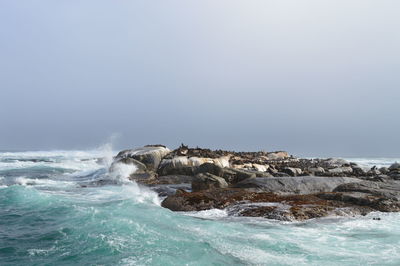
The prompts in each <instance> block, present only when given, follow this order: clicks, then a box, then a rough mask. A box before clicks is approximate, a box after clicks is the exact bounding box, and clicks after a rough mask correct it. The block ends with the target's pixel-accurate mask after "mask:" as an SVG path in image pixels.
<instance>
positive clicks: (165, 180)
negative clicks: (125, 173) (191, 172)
mask: <svg viewBox="0 0 400 266" xmlns="http://www.w3.org/2000/svg"><path fill="white" fill-rule="evenodd" d="M193 178H194V177H193V176H187V175H167V176H159V177H156V178H154V179H147V180H141V181H142V183H144V184H147V185H169V184H191V183H192V181H193Z"/></svg>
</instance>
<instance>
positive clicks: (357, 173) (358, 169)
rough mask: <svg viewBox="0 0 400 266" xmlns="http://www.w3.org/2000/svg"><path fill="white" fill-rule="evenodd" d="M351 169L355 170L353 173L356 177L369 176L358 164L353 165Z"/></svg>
mask: <svg viewBox="0 0 400 266" xmlns="http://www.w3.org/2000/svg"><path fill="white" fill-rule="evenodd" d="M351 168H352V169H353V170H352V173H353V174H354V175H355V176H365V175H366V174H367V173H366V172H365V171H364V169H363V168H362V167H360V166H358V165H356V164H354V165H352V166H351Z"/></svg>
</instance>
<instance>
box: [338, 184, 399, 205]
mask: <svg viewBox="0 0 400 266" xmlns="http://www.w3.org/2000/svg"><path fill="white" fill-rule="evenodd" d="M334 192H363V193H368V194H371V195H374V196H381V197H384V198H386V199H395V200H400V182H399V181H393V180H388V181H385V182H379V181H378V182H376V181H375V182H374V181H363V182H356V183H346V184H341V185H339V186H338V187H336V188H335V189H334Z"/></svg>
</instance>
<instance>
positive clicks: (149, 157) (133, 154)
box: [115, 146, 171, 170]
mask: <svg viewBox="0 0 400 266" xmlns="http://www.w3.org/2000/svg"><path fill="white" fill-rule="evenodd" d="M170 152H171V151H170V150H169V149H168V148H166V147H165V146H145V147H142V148H137V149H131V150H124V151H121V152H120V153H118V155H117V156H116V158H115V160H116V161H120V160H122V159H125V158H132V159H135V160H137V161H139V162H141V163H143V164H144V165H146V167H147V169H149V170H156V169H157V168H158V166H159V164H160V162H161V160H162V158H163V157H164V156H166V155H167V154H169V153H170Z"/></svg>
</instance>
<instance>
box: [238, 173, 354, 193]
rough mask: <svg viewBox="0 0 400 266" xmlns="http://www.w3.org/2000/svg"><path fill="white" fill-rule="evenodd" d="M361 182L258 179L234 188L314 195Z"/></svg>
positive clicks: (350, 179) (318, 177)
mask: <svg viewBox="0 0 400 266" xmlns="http://www.w3.org/2000/svg"><path fill="white" fill-rule="evenodd" d="M354 182H361V180H360V179H356V178H350V177H320V176H298V177H267V178H263V177H257V178H252V179H246V180H244V181H242V182H239V183H237V184H236V185H235V186H234V187H236V188H242V189H247V190H250V191H255V192H274V193H278V194H312V193H319V192H331V191H333V190H334V189H335V188H336V187H337V186H339V185H341V184H345V183H354Z"/></svg>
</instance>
